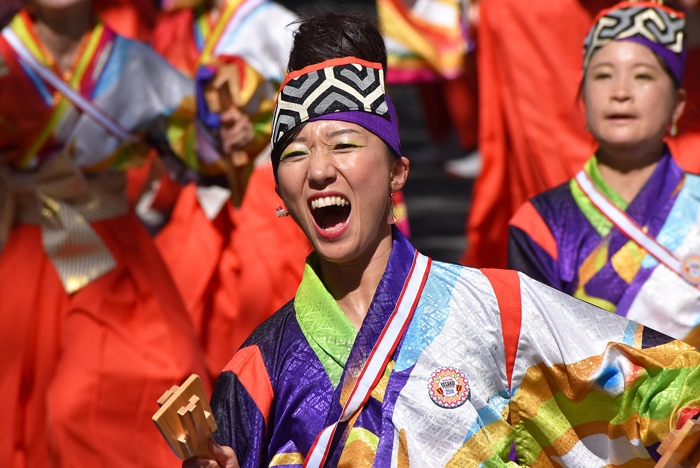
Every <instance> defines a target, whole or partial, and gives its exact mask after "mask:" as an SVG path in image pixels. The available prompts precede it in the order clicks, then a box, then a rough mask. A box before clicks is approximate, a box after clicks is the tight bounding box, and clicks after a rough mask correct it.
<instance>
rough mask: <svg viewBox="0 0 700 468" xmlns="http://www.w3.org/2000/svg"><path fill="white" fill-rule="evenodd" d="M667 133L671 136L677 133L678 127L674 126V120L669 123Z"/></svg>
mask: <svg viewBox="0 0 700 468" xmlns="http://www.w3.org/2000/svg"><path fill="white" fill-rule="evenodd" d="M668 133H670V134H671V136H672V137H674V136H676V135H678V127H677V126H676V122H673V123H672V124H671V130H669V132H668Z"/></svg>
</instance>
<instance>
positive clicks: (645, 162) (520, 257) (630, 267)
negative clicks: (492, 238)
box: [509, 2, 700, 347]
mask: <svg viewBox="0 0 700 468" xmlns="http://www.w3.org/2000/svg"><path fill="white" fill-rule="evenodd" d="M684 27H685V18H684V15H683V13H681V12H679V11H675V10H673V9H671V8H669V7H667V6H663V5H660V4H657V3H654V2H639V3H632V2H624V3H620V4H618V5H616V6H615V7H613V8H611V9H609V10H605V11H603V12H601V14H600V15H599V17H598V19H597V21H596V23H595V25H594V26H593V27H592V28H591V31H590V33H589V34H588V37H587V38H586V40H585V43H584V63H583V70H584V74H583V83H582V86H581V89H582V94H583V101H584V103H585V107H586V120H587V122H588V128H589V130H590V132H591V133H592V134H593V136H594V137H595V139H596V141H597V142H598V149H597V150H596V152H595V154H594V155H593V157H592V158H591V159H590V160H589V161H588V162H587V163H586V164H585V166H584V168H583V169H582V170H581V171H580V172H579V173H578V174H577V175H576V176H575V177H574V178H573V179H571V180H570V181H569V182H567V183H565V184H563V185H561V186H559V187H557V188H554V189H552V190H549V191H547V192H545V193H543V194H541V195H538V196H536V197H534V198H533V199H531V200H530V201H529V202H528V203H526V204H525V205H523V207H522V208H520V210H519V211H518V213H517V214H516V215H515V216H514V217H513V219H512V220H511V227H510V248H509V263H510V267H511V268H514V269H516V270H520V271H522V272H524V273H526V274H528V275H530V276H531V277H532V278H535V279H537V280H539V281H542V282H544V283H546V284H549V285H550V286H553V287H555V288H557V289H559V290H562V291H564V292H566V293H568V294H571V295H573V296H575V297H578V298H579V299H583V300H585V301H588V302H591V303H592V304H595V305H597V306H599V307H602V308H604V309H607V310H609V311H610V312H615V313H617V314H618V315H622V316H625V317H627V318H629V319H631V320H635V321H638V322H640V323H642V324H644V325H647V326H649V327H652V328H654V329H656V330H659V331H661V332H663V333H666V334H668V335H670V336H673V337H675V338H677V339H680V340H684V341H686V342H687V343H689V344H692V345H693V346H696V347H697V346H698V345H700V328H698V327H697V325H698V321H699V320H700V289H699V285H700V236H698V229H700V216H699V214H700V178H699V177H698V176H697V175H693V174H688V173H684V171H683V170H682V169H681V168H680V167H679V166H678V164H676V162H675V161H674V159H673V156H672V155H671V152H670V150H669V148H668V146H666V144H665V142H664V139H665V137H666V135H668V134H670V135H671V136H675V133H676V122H677V121H678V119H679V118H680V117H681V114H682V113H683V109H684V106H685V96H686V93H685V90H683V89H682V88H681V87H680V85H681V83H682V80H683V71H684V68H685V57H686V52H685V50H684ZM553 156H554V155H553Z"/></svg>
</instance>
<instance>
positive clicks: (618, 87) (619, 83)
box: [612, 76, 632, 102]
mask: <svg viewBox="0 0 700 468" xmlns="http://www.w3.org/2000/svg"><path fill="white" fill-rule="evenodd" d="M630 99H632V93H631V92H630V83H629V80H628V79H626V77H625V76H617V77H615V79H614V80H613V89H612V100H613V101H617V102H625V101H628V100H630Z"/></svg>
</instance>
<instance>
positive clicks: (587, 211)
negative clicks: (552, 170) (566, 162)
mask: <svg viewBox="0 0 700 468" xmlns="http://www.w3.org/2000/svg"><path fill="white" fill-rule="evenodd" d="M583 170H584V171H586V174H588V177H590V179H591V182H593V185H594V186H595V187H596V188H597V189H598V190H600V192H601V193H602V194H603V195H605V196H606V197H608V199H609V200H610V201H611V202H613V203H614V204H615V206H617V207H618V208H619V209H621V210H622V211H626V210H627V207H628V206H629V203H627V202H626V201H625V199H624V198H622V197H621V196H620V194H618V193H617V192H616V191H615V190H613V188H612V187H610V185H608V183H607V182H605V180H604V179H603V175H602V174H601V173H600V169H599V168H598V158H597V157H596V156H595V155H593V157H592V158H591V159H589V160H588V161H586V164H584V166H583ZM569 189H570V190H571V195H572V196H573V197H574V201H575V202H576V205H578V207H579V209H580V210H581V211H582V212H583V215H584V216H585V217H586V219H588V222H589V223H591V226H593V228H594V229H595V230H596V231H597V232H598V235H599V236H600V237H605V236H607V235H608V234H609V233H610V230H611V229H612V226H613V224H612V222H611V221H610V220H609V219H608V218H606V217H605V215H604V214H603V213H601V212H600V211H598V208H596V207H595V206H593V203H591V200H590V199H589V198H588V197H587V196H586V194H585V193H583V190H581V187H579V185H578V183H577V182H576V179H571V180H570V181H569Z"/></svg>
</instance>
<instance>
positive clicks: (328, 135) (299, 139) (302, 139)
mask: <svg viewBox="0 0 700 468" xmlns="http://www.w3.org/2000/svg"><path fill="white" fill-rule="evenodd" d="M347 133H357V134H358V135H361V133H360V132H358V131H357V130H355V129H352V128H343V129H341V130H335V131H333V132H328V133H326V138H333V137H336V136H338V135H345V134H347ZM305 141H306V137H303V136H296V137H294V138H293V139H292V141H290V143H295V142H300V143H303V142H305Z"/></svg>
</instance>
